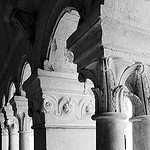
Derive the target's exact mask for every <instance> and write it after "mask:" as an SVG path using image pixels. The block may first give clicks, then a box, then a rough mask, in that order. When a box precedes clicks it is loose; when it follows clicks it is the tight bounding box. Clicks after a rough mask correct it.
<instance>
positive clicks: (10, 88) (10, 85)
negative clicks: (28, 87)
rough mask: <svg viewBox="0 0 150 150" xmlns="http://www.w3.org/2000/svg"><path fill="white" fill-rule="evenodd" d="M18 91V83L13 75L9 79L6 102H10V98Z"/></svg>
mask: <svg viewBox="0 0 150 150" xmlns="http://www.w3.org/2000/svg"><path fill="white" fill-rule="evenodd" d="M15 92H16V85H15V82H14V80H13V78H12V77H10V79H9V81H8V86H7V97H6V99H7V101H6V103H8V102H10V100H11V99H12V98H13V96H14V94H15Z"/></svg>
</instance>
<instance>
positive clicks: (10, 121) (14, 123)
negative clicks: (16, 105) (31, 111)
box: [4, 103, 19, 134]
mask: <svg viewBox="0 0 150 150" xmlns="http://www.w3.org/2000/svg"><path fill="white" fill-rule="evenodd" d="M4 111H5V112H6V125H7V127H8V131H9V133H10V134H17V133H18V130H19V123H18V119H17V118H16V117H15V116H14V111H13V110H12V106H11V105H10V104H9V103H8V104H7V106H5V107H4Z"/></svg>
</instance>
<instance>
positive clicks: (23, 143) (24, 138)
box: [19, 131, 30, 150]
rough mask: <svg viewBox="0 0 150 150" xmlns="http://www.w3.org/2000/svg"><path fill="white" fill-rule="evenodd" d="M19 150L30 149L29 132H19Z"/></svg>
mask: <svg viewBox="0 0 150 150" xmlns="http://www.w3.org/2000/svg"><path fill="white" fill-rule="evenodd" d="M19 140H20V142H19V143H20V145H19V147H20V148H19V149H20V150H29V149H30V132H26V131H22V132H19Z"/></svg>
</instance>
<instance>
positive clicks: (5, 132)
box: [2, 128, 9, 150]
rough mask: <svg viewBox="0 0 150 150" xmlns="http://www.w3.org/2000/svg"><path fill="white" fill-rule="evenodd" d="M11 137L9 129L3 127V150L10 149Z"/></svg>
mask: <svg viewBox="0 0 150 150" xmlns="http://www.w3.org/2000/svg"><path fill="white" fill-rule="evenodd" d="M8 144H9V138H8V129H7V128H3V129H2V150H8Z"/></svg>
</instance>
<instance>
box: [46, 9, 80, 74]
mask: <svg viewBox="0 0 150 150" xmlns="http://www.w3.org/2000/svg"><path fill="white" fill-rule="evenodd" d="M79 18H80V17H79V14H78V12H77V11H75V10H72V9H71V8H68V9H65V10H64V11H63V13H62V14H61V15H60V20H58V23H57V24H56V27H54V30H53V33H52V36H51V37H50V43H49V47H48V52H47V57H48V59H49V61H45V63H44V68H45V70H49V71H55V72H67V73H76V72H77V70H76V65H75V64H73V56H72V54H71V52H69V51H68V50H67V48H66V40H67V39H68V37H69V36H70V35H71V34H72V33H73V32H74V31H75V30H76V29H77V26H78V21H79Z"/></svg>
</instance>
